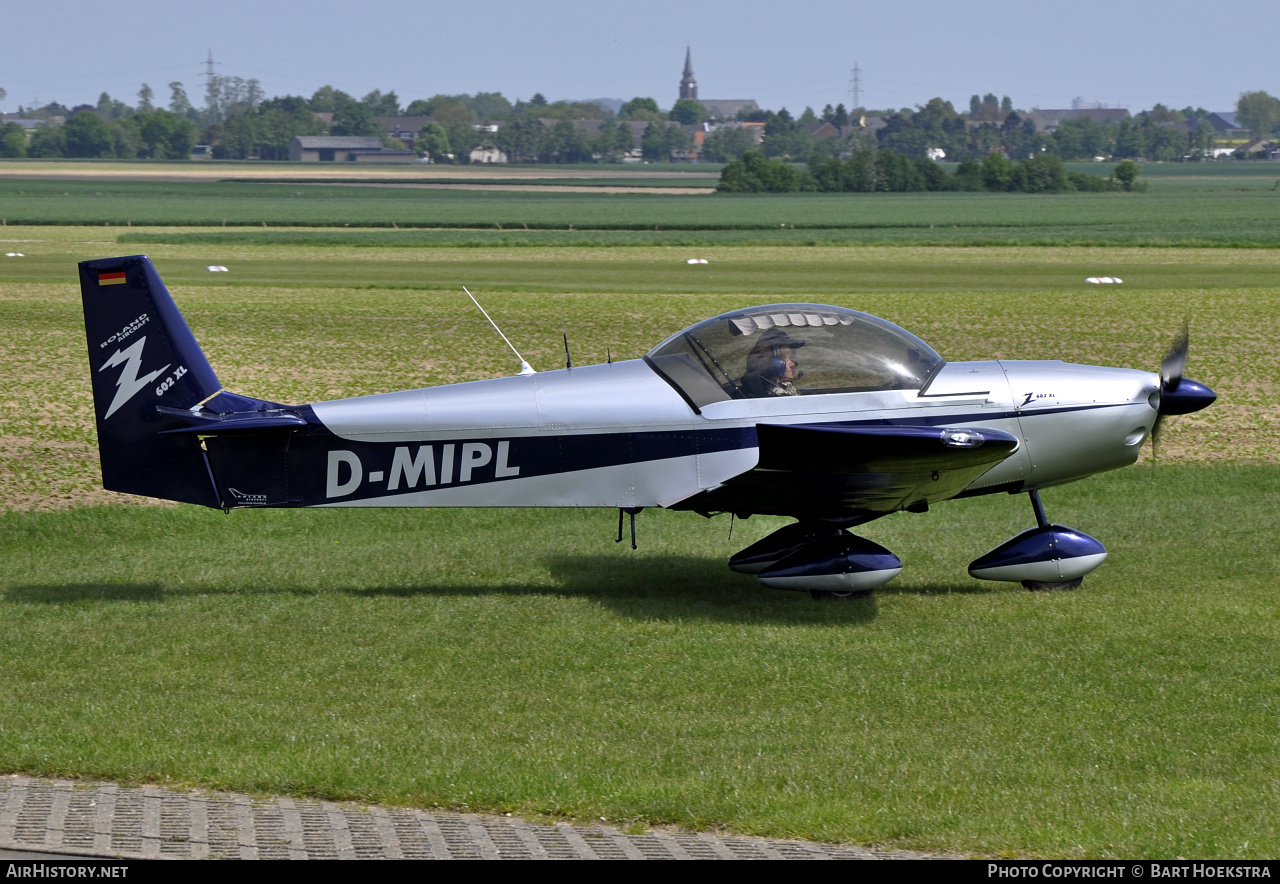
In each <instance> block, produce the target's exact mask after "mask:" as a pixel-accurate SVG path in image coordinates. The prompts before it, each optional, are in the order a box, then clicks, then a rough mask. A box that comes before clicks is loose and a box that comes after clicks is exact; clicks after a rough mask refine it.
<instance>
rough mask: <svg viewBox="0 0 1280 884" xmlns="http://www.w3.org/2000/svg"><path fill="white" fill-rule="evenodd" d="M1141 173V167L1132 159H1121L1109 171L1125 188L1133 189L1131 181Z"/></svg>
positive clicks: (1135, 179) (1136, 178)
mask: <svg viewBox="0 0 1280 884" xmlns="http://www.w3.org/2000/svg"><path fill="white" fill-rule="evenodd" d="M1141 174H1142V167H1141V166H1139V165H1138V164H1137V163H1135V162H1134V161H1133V160H1121V161H1120V162H1118V163H1116V167H1115V168H1114V169H1113V170H1112V171H1111V177H1112V178H1114V179H1115V180H1117V181H1119V182H1120V186H1121V187H1123V188H1124V189H1125V190H1133V182H1135V181H1137V180H1138V176H1139V175H1141Z"/></svg>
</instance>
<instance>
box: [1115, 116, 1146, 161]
mask: <svg viewBox="0 0 1280 884" xmlns="http://www.w3.org/2000/svg"><path fill="white" fill-rule="evenodd" d="M1115 155H1116V156H1118V157H1143V156H1146V155H1147V139H1146V134H1145V132H1144V127H1142V126H1139V125H1138V124H1137V123H1135V122H1134V121H1133V120H1121V121H1120V125H1119V127H1118V128H1117V129H1116V146H1115Z"/></svg>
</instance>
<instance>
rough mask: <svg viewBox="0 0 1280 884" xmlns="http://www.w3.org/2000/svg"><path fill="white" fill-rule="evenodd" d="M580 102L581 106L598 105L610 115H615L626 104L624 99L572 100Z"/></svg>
mask: <svg viewBox="0 0 1280 884" xmlns="http://www.w3.org/2000/svg"><path fill="white" fill-rule="evenodd" d="M573 100H574V101H580V102H581V103H582V104H598V105H600V106H601V107H602V108H604V109H605V110H607V111H609V112H611V113H615V114H616V113H617V112H618V111H620V110H622V106H623V105H624V104H626V103H627V100H626V99H625V98H582V99H573Z"/></svg>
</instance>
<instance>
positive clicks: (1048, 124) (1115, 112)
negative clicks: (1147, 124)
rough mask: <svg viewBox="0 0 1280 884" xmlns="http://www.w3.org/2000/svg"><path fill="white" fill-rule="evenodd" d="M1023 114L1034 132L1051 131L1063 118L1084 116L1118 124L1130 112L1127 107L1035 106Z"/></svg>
mask: <svg viewBox="0 0 1280 884" xmlns="http://www.w3.org/2000/svg"><path fill="white" fill-rule="evenodd" d="M1024 116H1026V117H1028V118H1030V119H1031V122H1033V123H1035V126H1036V132H1044V133H1051V132H1054V131H1055V130H1056V129H1057V128H1058V126H1059V125H1060V124H1061V123H1062V121H1063V120H1076V119H1080V118H1081V117H1084V118H1087V119H1090V120H1093V121H1094V122H1095V123H1117V124H1118V123H1119V122H1120V121H1121V120H1127V119H1129V116H1130V114H1129V110H1128V108H1123V107H1073V108H1058V109H1051V110H1040V109H1038V108H1037V109H1036V110H1033V111H1030V112H1028V113H1027V114H1025V115H1024Z"/></svg>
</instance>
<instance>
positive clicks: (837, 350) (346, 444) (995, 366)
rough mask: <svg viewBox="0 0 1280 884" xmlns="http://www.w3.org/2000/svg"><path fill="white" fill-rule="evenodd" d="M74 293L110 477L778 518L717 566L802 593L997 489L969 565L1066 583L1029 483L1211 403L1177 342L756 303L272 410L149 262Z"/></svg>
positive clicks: (314, 497) (1102, 463) (1046, 583)
mask: <svg viewBox="0 0 1280 884" xmlns="http://www.w3.org/2000/svg"><path fill="white" fill-rule="evenodd" d="M80 287H81V294H82V296H83V300H84V317H85V330H86V333H87V335H88V345H89V366H90V370H91V374H92V378H93V398H94V410H95V416H96V419H97V430H98V447H99V454H100V457H101V463H102V482H103V486H104V487H105V488H107V489H109V490H112V491H120V492H124V493H127V494H138V495H143V496H147V497H157V498H163V499H166V500H176V501H183V502H185V503H194V504H200V505H202V506H208V507H216V508H219V509H224V510H229V509H232V508H237V507H319V506H326V507H334V506H342V507H351V506H363V507H375V506H378V507H381V506H431V507H476V506H502V507H520V506H539V507H609V508H617V509H618V510H619V539H621V536H622V516H623V514H624V513H630V514H632V542H633V545H634V530H635V523H634V515H635V513H637V512H639V511H640V510H641V509H643V508H646V507H662V508H665V509H674V510H691V511H693V512H696V513H700V514H702V515H704V516H708V517H709V516H712V515H715V514H718V513H732V514H736V515H737V517H739V518H748V517H750V516H752V515H755V514H768V515H777V516H788V517H790V518H792V519H795V522H794V523H792V524H789V525H787V526H786V527H783V528H781V529H780V530H778V531H775V532H774V533H773V534H771V535H769V536H768V537H766V538H765V539H763V540H761V541H759V542H758V543H755V544H754V545H752V546H750V547H748V548H747V549H744V550H742V551H741V552H739V553H737V554H736V555H734V556H732V557H731V558H730V559H729V567H731V568H733V569H734V570H735V571H739V572H742V573H745V574H754V575H756V577H757V578H758V579H759V581H760V582H761V583H763V584H764V585H766V586H771V587H777V588H781V589H793V590H802V591H808V592H810V593H812V594H814V596H815V597H830V596H837V597H844V596H849V595H858V594H863V593H866V592H869V591H871V590H873V589H874V588H875V587H877V586H880V585H881V584H883V583H885V582H887V581H888V580H891V579H892V578H893V577H894V576H896V575H897V574H898V573H899V572H900V571H901V570H902V562H901V561H900V560H899V559H898V558H897V556H895V555H894V554H893V553H892V552H890V551H889V550H887V549H885V548H884V547H882V546H880V545H879V544H876V543H874V542H872V541H870V540H868V539H866V538H863V537H859V536H858V535H856V534H853V533H852V532H851V531H850V530H849V529H850V528H853V527H856V526H857V525H860V524H863V523H866V522H870V521H872V520H873V519H878V518H880V517H881V516H885V515H888V514H889V513H893V512H896V511H898V510H907V511H909V512H916V513H920V512H925V511H926V510H928V509H929V508H930V507H931V506H932V505H934V504H936V503H940V502H942V501H944V500H951V499H954V498H962V497H973V496H976V495H982V494H996V493H1009V494H1020V493H1026V494H1028V495H1029V496H1030V499H1031V503H1032V506H1033V510H1034V513H1035V518H1036V522H1037V525H1036V527H1034V528H1032V529H1030V530H1028V531H1025V532H1023V533H1022V534H1019V535H1018V536H1016V537H1014V538H1012V539H1011V540H1009V541H1007V542H1005V543H1003V544H1001V545H1000V546H998V547H996V548H995V549H993V550H991V551H990V552H988V553H986V554H984V555H982V556H980V557H979V558H978V559H976V560H975V561H974V562H973V563H972V564H971V565H970V566H969V573H970V574H971V575H972V576H973V577H976V578H981V579H986V580H1007V581H1020V582H1022V583H1023V584H1024V585H1025V586H1027V587H1029V588H1044V589H1049V588H1068V587H1075V586H1079V585H1080V582H1081V580H1082V578H1083V577H1084V575H1085V574H1087V573H1089V572H1090V571H1092V570H1093V569H1094V568H1096V567H1098V565H1100V564H1101V563H1102V561H1103V559H1105V558H1106V550H1105V549H1104V548H1103V546H1102V544H1100V543H1099V542H1098V541H1097V540H1094V539H1093V538H1092V537H1089V536H1088V535H1087V534H1084V533H1082V532H1080V531H1077V530H1074V529H1072V528H1067V527H1064V526H1062V525H1056V524H1052V523H1050V522H1049V521H1048V519H1047V518H1046V517H1045V513H1044V508H1043V507H1042V506H1041V503H1040V497H1039V490H1040V489H1041V488H1045V487H1049V486H1052V485H1060V484H1063V483H1065V482H1072V481H1075V480H1077V479H1083V478H1085V477H1086V476H1091V475H1093V474H1094V473H1099V472H1103V471H1105V470H1112V469H1116V468H1118V467H1123V466H1127V465H1129V464H1132V463H1134V462H1135V461H1136V460H1137V458H1138V452H1139V449H1140V448H1141V446H1142V444H1143V442H1144V441H1145V440H1146V439H1147V438H1148V437H1149V436H1151V435H1152V434H1153V433H1154V432H1156V431H1157V430H1158V427H1159V423H1160V420H1161V419H1162V418H1163V417H1165V416H1167V415H1176V414H1187V413H1190V412H1193V411H1197V410H1199V409H1201V408H1204V407H1206V406H1208V405H1209V404H1210V403H1212V402H1213V401H1214V399H1215V395H1214V393H1213V392H1212V391H1211V390H1209V389H1208V388H1207V387H1205V386H1204V385H1202V384H1199V383H1197V382H1195V381H1192V380H1190V379H1187V378H1184V377H1183V376H1182V375H1183V368H1184V366H1185V362H1186V352H1187V346H1186V337H1185V334H1184V335H1183V337H1182V338H1181V339H1180V341H1179V342H1178V343H1176V344H1175V345H1174V348H1173V349H1172V350H1171V351H1170V354H1169V355H1168V356H1167V357H1166V359H1165V361H1164V364H1163V365H1162V368H1161V372H1160V373H1159V374H1156V373H1153V372H1145V371H1135V370H1132V369H1124V368H1103V367H1097V366H1086V365H1072V364H1068V363H1064V362H1060V361H1034V362H1029V361H1010V360H991V361H984V362H947V361H945V360H944V359H943V358H942V357H941V356H939V355H938V353H936V352H935V351H934V350H933V348H931V347H930V346H929V345H928V344H926V343H925V342H924V341H922V340H920V339H919V338H917V337H915V336H914V335H912V334H910V333H909V332H907V331H904V330H903V329H901V328H899V327H897V326H896V325H893V324H892V323H889V322H886V321H885V320H883V319H878V318H877V317H875V316H871V315H869V314H866V313H860V312H858V311H856V310H849V309H846V308H844V307H834V306H828V305H822V304H770V305H766V306H760V307H749V308H746V309H742V310H735V311H733V312H731V313H725V314H723V315H720V316H716V317H713V318H711V319H707V320H705V321H703V322H699V323H697V324H696V325H693V326H690V327H689V328H686V329H684V330H683V331H680V332H677V333H676V334H674V335H672V336H671V337H669V338H667V340H665V341H663V342H662V343H660V344H658V346H656V347H654V348H653V349H652V350H651V351H649V353H647V354H646V355H645V356H644V357H643V358H641V359H635V360H629V361H625V362H611V363H608V364H605V365H590V366H582V367H567V368H565V369H562V370H557V371H547V372H542V373H537V372H534V371H533V370H532V369H530V368H528V366H527V364H525V365H524V370H523V371H522V372H521V374H520V375H516V376H512V377H502V378H494V379H492V380H483V381H473V382H469V383H461V384H449V385H445V386H440V387H432V388H428V389H423V390H405V391H401V392H395V393H381V394H378V395H374V396H361V397H358V398H354V399H339V400H335V401H330V402H315V403H312V404H310V405H283V404H280V403H277V402H269V401H266V400H263V399H254V398H251V397H248V396H242V395H239V394H237V393H232V392H230V391H228V390H225V389H223V387H222V384H221V383H219V381H218V378H217V375H215V374H214V372H213V369H212V368H211V367H210V365H209V362H208V361H207V360H206V359H205V356H204V354H203V353H202V352H201V350H200V347H199V345H198V344H197V343H196V340H195V338H194V337H193V336H192V333H191V331H190V329H188V327H187V325H186V322H185V321H184V320H183V318H182V316H181V314H180V313H179V312H178V309H177V307H176V306H175V305H174V302H173V299H172V298H171V297H170V295H169V293H168V291H167V290H166V289H165V287H164V284H163V283H162V282H161V281H160V277H159V276H158V275H157V273H156V271H155V269H154V268H153V267H152V265H151V262H150V261H149V260H148V259H147V258H145V257H143V256H133V257H123V258H107V259H103V260H97V261H85V262H83V263H81V264H80ZM513 349H514V348H513ZM566 349H567V348H566ZM517 355H519V354H517ZM522 363H523V360H522Z"/></svg>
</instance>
